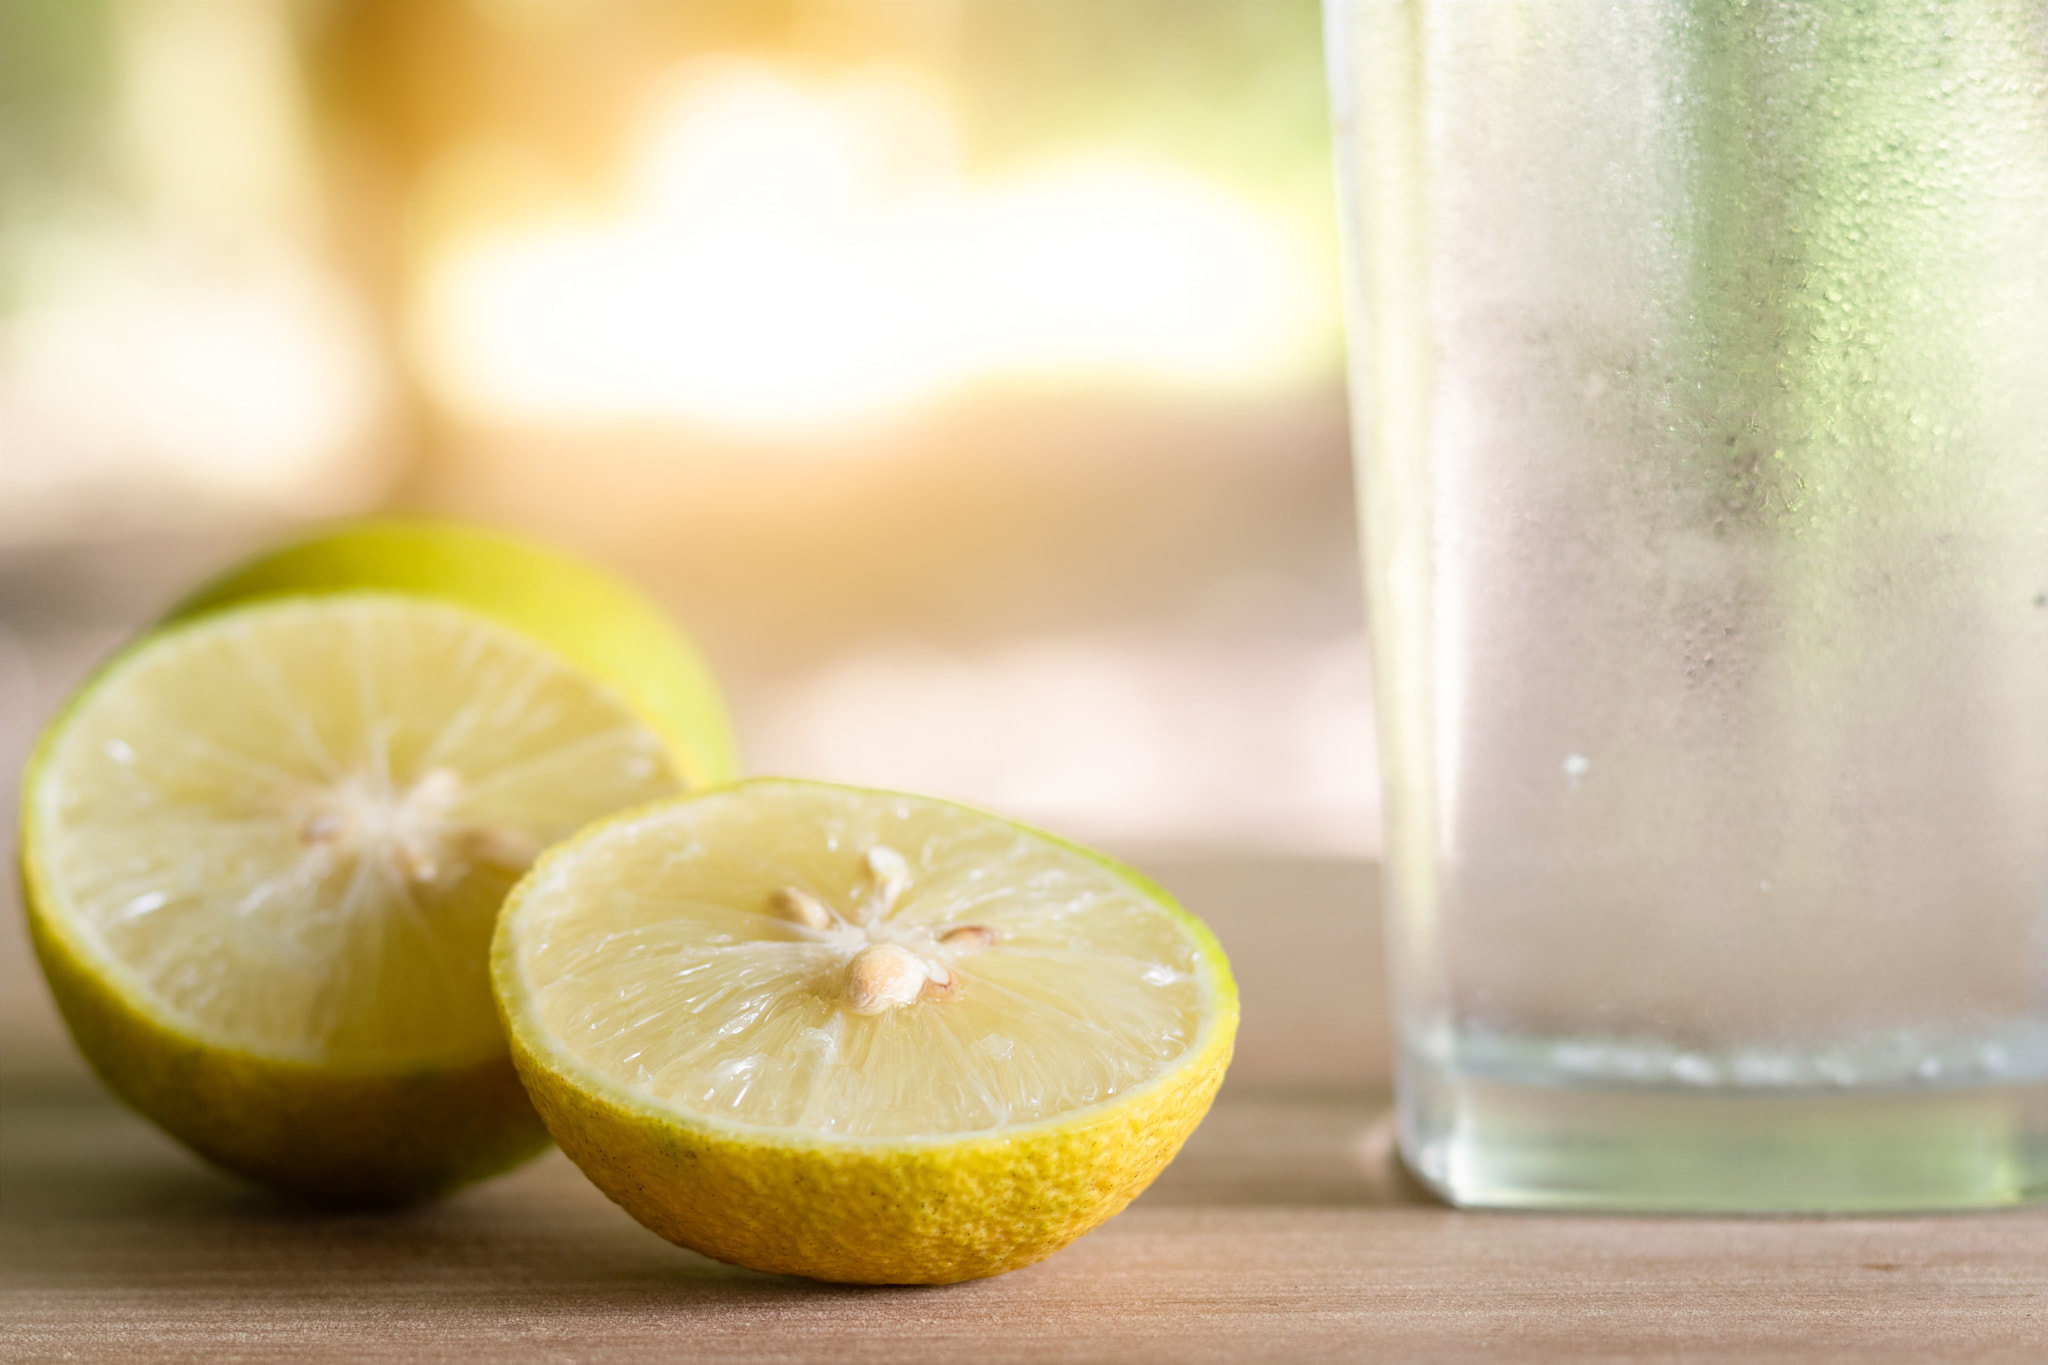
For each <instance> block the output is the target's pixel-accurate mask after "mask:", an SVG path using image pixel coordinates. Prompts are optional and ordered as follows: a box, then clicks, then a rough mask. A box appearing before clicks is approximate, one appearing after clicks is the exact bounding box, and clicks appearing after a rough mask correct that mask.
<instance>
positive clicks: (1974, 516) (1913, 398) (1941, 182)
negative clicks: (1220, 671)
mask: <svg viewBox="0 0 2048 1365" xmlns="http://www.w3.org/2000/svg"><path fill="white" fill-rule="evenodd" d="M1327 14H1328V39H1329V59H1330V68H1331V84H1332V92H1333V102H1334V108H1335V116H1336V124H1337V132H1338V145H1339V152H1338V155H1339V172H1340V178H1341V181H1342V186H1343V202H1344V212H1345V215H1346V232H1345V236H1346V239H1347V240H1346V249H1347V266H1348V286H1347V287H1348V289H1349V293H1350V307H1351V321H1352V327H1351V334H1352V359H1351V381H1352V388H1353V399H1354V403H1353V406H1354V412H1355V432H1356V441H1357V451H1358V469H1359V474H1360V478H1359V485H1360V499H1361V503H1360V505H1361V517H1362V524H1363V527H1364V533H1365V542H1366V546H1367V580H1368V595H1369V600H1370V604H1371V615H1372V628H1373V645H1374V655H1375V669H1376V673H1377V681H1376V686H1377V693H1378V697H1379V704H1380V707H1381V712H1382V714H1381V718H1380V726H1381V749H1382V755H1383V762H1384V764H1385V769H1386V782H1387V797H1388V803H1387V820H1388V828H1387V882H1388V893H1389V894H1388V900H1387V903H1388V912H1389V933H1390V942H1391V949H1392V952H1391V960H1392V962H1393V973H1394V978H1395V998H1396V1001H1397V1008H1398V1011H1399V1020H1398V1026H1399V1027H1398V1031H1399V1037H1400V1039H1401V1058H1400V1108H1401V1132H1402V1144H1403V1151H1404V1153H1405V1154H1406V1157H1407V1160H1408V1161H1409V1163H1410V1164H1411V1165H1412V1166H1413V1167H1414V1168H1415V1170H1416V1171H1417V1172H1418V1173H1419V1174H1420V1175H1421V1176H1422V1177H1423V1178H1424V1179H1425V1180H1427V1181H1428V1182H1429V1183H1430V1184H1432V1185H1433V1186H1434V1187H1436V1188H1437V1189H1438V1190H1440V1191H1442V1192H1443V1193H1445V1194H1446V1195H1447V1196H1449V1197H1450V1198H1452V1199H1453V1200H1455V1201H1457V1202H1460V1203H1465V1204H1471V1205H1495V1206H1541V1207H1588V1208H1643V1209H1692V1210H1759V1211H1769V1210H1811V1209H1841V1210H1851V1209H1858V1210H1874V1209H1911V1208H1943V1207H1970V1206H1988V1205H1997V1204H2006V1203H2013V1202H2019V1201H2024V1200H2028V1199H2038V1198H2041V1197H2043V1196H2048V4H2043V3H2040V0H1966V2H1964V3H1932V2H1929V0H1882V2H1881V3H1848V2H1847V0H1842V2H1831V3H1825V4H1808V3H1781V2H1780V0H1748V2H1747V3H1743V2H1741V0H1705V2H1704V3H1659V2H1658V0H1634V2H1633V3H1590V2H1586V0H1433V2H1432V0H1421V2H1404V0H1332V3H1331V4H1330V5H1329V6H1328V8H1327Z"/></svg>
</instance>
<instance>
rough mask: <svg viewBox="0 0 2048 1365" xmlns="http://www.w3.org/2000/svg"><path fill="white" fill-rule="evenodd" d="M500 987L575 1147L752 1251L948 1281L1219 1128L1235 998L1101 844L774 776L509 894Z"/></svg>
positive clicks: (914, 801)
mask: <svg viewBox="0 0 2048 1365" xmlns="http://www.w3.org/2000/svg"><path fill="white" fill-rule="evenodd" d="M492 969H493V975H494V979H495V985H496V989H497V992H498V999H499V1003H500V1006H501V1008H502V1010H503V1012H504V1016H505V1021H506V1028H507V1032H508V1034H509V1036H510V1038H511V1041H512V1049H513V1057H514V1060H515V1061H516V1062H517V1063H518V1066H519V1069H520V1073H521V1075H522V1077H523V1078H524V1079H525V1081H526V1084H527V1088H528V1090H529V1092H530V1093H531V1094H532V1096H533V1098H534V1102H535V1104H536V1106H537V1107H538V1108H539V1110H540V1112H541V1115H542V1117H543V1118H545V1119H546V1121H547V1124H548V1127H549V1129H550V1131H551V1132H553V1134H554V1136H555V1139H556V1141H557V1142H558V1143H559V1144H560V1145H561V1147H562V1149H563V1150H564V1151H565V1152H567V1153H568V1154H569V1156H570V1157H571V1158H572V1159H574V1160H575V1161H576V1162H577V1164H578V1165H580V1166H581V1167H582V1168H583V1170H584V1171H585V1173H586V1174H588V1175H589V1176H590V1177H591V1179H592V1180H593V1181H594V1182H595V1183H596V1184H597V1185H598V1187H599V1188H600V1189H602V1190H603V1191H604V1192H605V1193H606V1194H607V1195H609V1196H610V1197H611V1198H612V1199H613V1200H614V1201H616V1202H617V1203H619V1204H620V1205H622V1206H623V1207H624V1208H625V1209H626V1210H627V1211H628V1212H630V1213H631V1214H633V1216H634V1217H636V1218H638V1219H639V1220H640V1221H641V1222H643V1223H645V1224H646V1225H647V1226H648V1227H650V1228H652V1229H653V1230H654V1231H656V1232H658V1233H660V1234H661V1235H662V1236H664V1237H667V1238H668V1239H670V1240H671V1241H674V1242H677V1243H679V1244H681V1245H683V1246H686V1247H690V1248H692V1249H695V1250H697V1251H701V1252H704V1253H705V1254H707V1255H710V1256H713V1257H716V1258H718V1259H720V1260H725V1261H730V1262H734V1263H736V1264H740V1265H745V1266H749V1267H752V1268H755V1269H759V1270H768V1271H779V1272H786V1273H793V1274H800V1275H808V1276H812V1277H815V1278H819V1279H826V1280H839V1281H852V1282H864V1283H946V1282H951V1281H955V1280H964V1279H972V1278H976V1277H979V1276H986V1275H993V1274H997V1273H1000V1272H1002V1271H1006V1270H1011V1269H1014V1268H1016V1267H1018V1266H1022V1265H1027V1264H1029V1263H1031V1262H1033V1261H1036V1260H1038V1259H1040V1258H1042V1257H1044V1256H1046V1255H1048V1254H1050V1253H1051V1252H1053V1251H1055V1250H1057V1249H1058V1248H1060V1247H1061V1246H1064V1245H1065V1244H1067V1243H1068V1242H1070V1241H1072V1240H1073V1239H1074V1238H1075V1237H1078V1236H1079V1235H1081V1234H1082V1233H1084V1232H1086V1231H1087V1230H1088V1229H1090V1228H1092V1227H1094V1226H1096V1225H1097V1224H1099V1223H1100V1222H1102V1221H1103V1220H1104V1219H1106V1218H1108V1217H1110V1216H1111V1215H1113V1214H1115V1213H1116V1212H1117V1211H1118V1210H1120V1209H1122V1208H1123V1207H1124V1205H1125V1204H1127V1203H1129V1202H1130V1200H1131V1199H1132V1198H1133V1197H1134V1196H1135V1195H1136V1194H1137V1193H1138V1192H1139V1191H1140V1190H1142V1189H1143V1188H1144V1187H1145V1186H1146V1185H1147V1184H1148V1183H1149V1182H1150V1181H1151V1180H1152V1178H1153V1177H1154V1176H1155V1175H1156V1174H1158V1172H1159V1171H1160V1169H1161V1168H1162V1167H1164V1166H1165V1164H1166V1163H1167V1162H1168V1161H1169V1160H1171V1159H1172V1157H1173V1155H1174V1153H1175V1152H1176V1151H1178V1150H1179V1148H1180V1146H1181V1144H1182V1142H1183V1141H1185V1139H1186V1138H1187V1136H1188V1134H1189V1133H1190V1132H1192V1131H1193V1129H1194V1127H1195V1125H1196V1124H1197V1123H1199V1122H1200V1120H1201V1117H1202V1115H1203V1114H1204V1113H1205V1112H1206V1111H1207V1109H1208V1106H1209V1102H1210V1100H1211V1099H1212V1098H1213V1097H1214V1095H1215V1093H1216V1089H1217V1086H1218V1085H1219V1084H1220V1083H1221V1081H1222V1078H1223V1073H1224V1069H1225V1067H1226V1066H1227V1065H1228V1063H1229V1059H1230V1051H1231V1044H1232V1040H1233V1038H1234V1036H1235V1032H1236V1025H1237V994H1236V987H1235V985H1234V984H1233V982H1232V980H1231V976H1230V971H1229V967H1228V964H1227V963H1226V962H1225V960H1224V956H1223V953H1222V951H1221V949H1220V948H1219V947H1218V946H1217V944H1216V941H1215V939H1214V938H1213V937H1212V936H1211V935H1210V933H1209V932H1208V930H1207V929H1206V928H1204V927H1203V926H1202V924H1201V923H1200V922H1199V921H1197V920H1195V919H1194V918H1193V917H1192V916H1190V915H1189V914H1187V912H1185V911H1184V910H1182V909H1180V908H1179V907H1178V906H1177V905H1175V904H1174V903H1173V901H1172V900H1171V899H1170V898H1169V897H1168V896H1167V895H1166V894H1165V893H1164V892H1163V891H1161V890H1160V889H1159V888H1158V887H1156V886H1154V885H1152V884H1151V883H1150V882H1147V881H1146V880H1144V879H1143V878H1142V877H1139V876H1138V875H1137V874H1135V873H1133V872H1131V871H1130V870H1128V869H1126V868H1123V867H1121V866H1119V865H1117V864H1115V863H1113V862H1111V861H1109V860H1108V859H1106V858H1103V857H1101V856H1099V855H1096V854H1093V853H1090V852H1087V851H1085V850H1083V849H1080V848H1077V847H1075V846H1073V845H1071V844H1067V843H1063V842H1061V841H1059V840H1057V839H1054V838H1052V837H1051V836H1049V835H1045V834H1042V833H1039V832H1037V831H1034V830H1030V829H1027V828H1025V827H1023V826H1020V825H1016V824H1013V823H1011V822H1009V821H1006V820H1002V819H1000V818H998V817H995V816H992V815H989V814H986V813H984V812H981V811H976V810H971V809H968V808H965V807H962V806H957V805H953V804H950V803H947V802H943V801H937V800H931V799H927V798H919V797H911V796H902V795H896V794H891V793H883V792H871V791H862V790H857V789H851V788H844V787H835V786H828V785H824V784H819V783H809V782H795V781H785V780H772V779H763V780H756V781H751V782H746V783H741V784H738V785H736V786H733V787H728V788H724V789H722V790H718V791H712V792H707V793H702V794H699V795H696V796H694V797H687V798H683V799H681V800H676V801H670V802H664V803H660V804H656V805H654V806H651V807H649V808H646V809H643V810H638V811H633V812H628V813H626V814H624V815H620V816H617V817H614V818H612V819H610V820H607V821H605V822H603V823H601V824H599V825H597V826H596V827H594V828H592V829H590V830H586V831H584V832H583V833H582V834H580V835H578V836H577V837H576V838H574V839H572V840H570V841H569V842H568V843H566V844H564V845H562V846H560V847H559V848H557V849H556V850H554V851H553V852H552V853H550V854H549V855H547V856H546V857H545V858H544V859H542V861H541V862H540V863H539V864H538V865H537V866H536V867H535V868H534V870H533V871H532V872H531V873H530V874H529V875H528V876H527V877H526V878H525V879H524V880H523V881H521V882H520V884H519V885H518V886H517V887H516V888H515V889H514V890H513V892H512V894H511V896H510V897H509V898H508V899H507V901H506V905H505V909H504V912H503V914H502V915H501V916H500V919H499V924H498V932H497V939H496V943H495V946H494V949H493V968H492Z"/></svg>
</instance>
